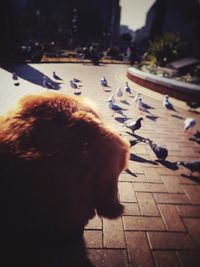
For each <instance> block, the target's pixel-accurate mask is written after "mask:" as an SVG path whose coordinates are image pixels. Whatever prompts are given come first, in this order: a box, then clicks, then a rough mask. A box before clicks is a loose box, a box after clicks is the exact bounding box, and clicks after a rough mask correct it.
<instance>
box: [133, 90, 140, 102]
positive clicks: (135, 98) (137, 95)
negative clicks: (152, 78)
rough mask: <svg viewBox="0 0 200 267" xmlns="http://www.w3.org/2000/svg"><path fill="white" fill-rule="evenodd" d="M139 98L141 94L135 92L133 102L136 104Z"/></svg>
mask: <svg viewBox="0 0 200 267" xmlns="http://www.w3.org/2000/svg"><path fill="white" fill-rule="evenodd" d="M140 98H141V94H140V93H138V92H137V93H136V95H135V97H134V98H133V100H134V101H135V103H137V102H138V100H139V99H140Z"/></svg>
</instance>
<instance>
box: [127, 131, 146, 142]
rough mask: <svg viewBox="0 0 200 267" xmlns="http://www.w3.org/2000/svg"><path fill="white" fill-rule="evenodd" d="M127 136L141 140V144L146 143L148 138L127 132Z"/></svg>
mask: <svg viewBox="0 0 200 267" xmlns="http://www.w3.org/2000/svg"><path fill="white" fill-rule="evenodd" d="M126 133H127V134H129V135H131V136H133V137H135V138H137V140H139V141H140V142H145V141H146V138H144V137H142V136H140V135H138V134H135V133H130V132H126Z"/></svg>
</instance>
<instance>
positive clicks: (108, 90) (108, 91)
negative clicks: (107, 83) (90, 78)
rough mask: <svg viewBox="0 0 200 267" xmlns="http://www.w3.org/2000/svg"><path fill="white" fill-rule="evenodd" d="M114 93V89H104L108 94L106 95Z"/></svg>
mask: <svg viewBox="0 0 200 267" xmlns="http://www.w3.org/2000/svg"><path fill="white" fill-rule="evenodd" d="M111 91H112V89H105V88H104V92H106V93H110V92H111Z"/></svg>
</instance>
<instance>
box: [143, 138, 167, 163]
mask: <svg viewBox="0 0 200 267" xmlns="http://www.w3.org/2000/svg"><path fill="white" fill-rule="evenodd" d="M147 142H148V143H149V145H150V147H151V149H152V151H153V152H154V154H155V155H156V157H157V158H158V159H159V160H165V159H166V158H167V156H168V150H167V149H166V148H165V147H163V146H160V145H158V144H156V143H154V142H153V141H152V140H150V139H149V138H148V139H147Z"/></svg>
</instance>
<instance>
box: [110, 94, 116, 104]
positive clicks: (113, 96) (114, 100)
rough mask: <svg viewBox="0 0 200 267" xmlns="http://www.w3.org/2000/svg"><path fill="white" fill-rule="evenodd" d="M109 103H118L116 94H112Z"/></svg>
mask: <svg viewBox="0 0 200 267" xmlns="http://www.w3.org/2000/svg"><path fill="white" fill-rule="evenodd" d="M109 101H112V103H113V104H114V103H115V102H116V99H115V94H112V95H111V97H109V99H108V102H109Z"/></svg>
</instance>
